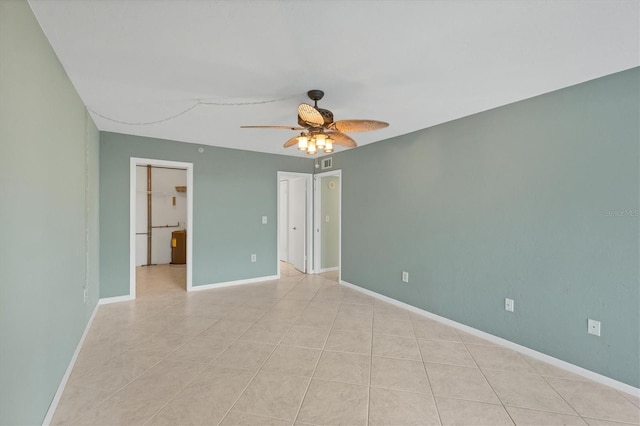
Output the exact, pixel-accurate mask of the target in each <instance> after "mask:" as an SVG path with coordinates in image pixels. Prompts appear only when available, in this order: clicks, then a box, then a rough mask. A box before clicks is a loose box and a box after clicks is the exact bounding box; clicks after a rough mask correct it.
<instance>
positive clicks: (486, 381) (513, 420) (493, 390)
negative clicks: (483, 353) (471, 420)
mask: <svg viewBox="0 0 640 426" xmlns="http://www.w3.org/2000/svg"><path fill="white" fill-rule="evenodd" d="M462 344H463V345H464V347H465V349H466V351H467V353H468V354H469V356H470V357H471V359H472V360H473V362H474V363H475V364H476V367H477V369H478V371H480V374H482V377H483V378H484V381H485V383H487V385H489V388H491V391H492V392H493V394H494V395H495V396H496V398H498V401H500V405H502V409H503V410H504V411H505V412H506V413H507V416H509V419H511V421H512V422H513V424H514V425H517V423H516V420H515V419H514V418H513V416H512V415H511V413H509V410H507V406H506V405H505V403H504V401H503V400H502V398H500V395H498V392H496V389H495V388H494V387H493V385H492V384H491V382H490V381H489V379H488V378H487V375H486V374H485V373H484V371H482V368H480V365H479V364H478V361H476V358H475V357H474V356H473V353H472V352H471V351H470V350H469V348H468V347H467V344H466V343H464V342H462ZM498 371H503V370H498Z"/></svg>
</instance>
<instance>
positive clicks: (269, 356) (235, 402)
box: [212, 303, 320, 425]
mask: <svg viewBox="0 0 640 426" xmlns="http://www.w3.org/2000/svg"><path fill="white" fill-rule="evenodd" d="M308 304H309V303H307V305H308ZM265 315H266V313H265ZM256 322H257V321H256ZM249 328H251V327H249ZM292 328H293V324H292V325H291V326H289V328H288V329H287V331H286V332H285V333H284V335H283V336H282V337H281V338H280V340H279V341H278V343H276V344H275V345H274V347H273V349H272V350H271V352H270V353H269V355H268V356H267V357H266V358H265V359H264V361H263V362H262V363H261V364H260V366H258V368H257V369H256V371H255V373H254V374H253V376H251V379H249V381H248V382H247V384H246V385H245V387H244V388H243V389H242V391H241V392H240V393H239V394H238V396H237V397H236V399H235V400H234V401H233V404H231V407H229V409H228V410H227V411H226V412H225V413H224V415H223V416H222V418H221V419H220V421H219V422H218V425H220V424H221V423H222V422H223V421H224V419H225V418H226V417H227V416H228V415H229V413H230V412H231V411H232V410H233V407H235V406H236V404H237V403H238V401H239V400H240V398H241V397H242V395H244V393H245V392H246V391H247V388H248V387H249V385H251V383H252V382H253V380H254V379H255V378H256V376H257V375H258V373H260V371H261V370H262V367H264V365H265V364H266V363H267V361H268V360H269V359H270V358H271V356H272V355H273V353H274V352H275V351H276V349H277V348H278V345H279V344H280V342H282V339H284V337H285V336H286V335H287V334H288V333H289V331H291V329H292ZM247 330H248V329H247ZM239 338H240V336H238V339H239ZM319 358H320V357H318V359H319ZM212 362H213V361H212ZM310 382H311V378H309V383H310ZM307 389H308V384H307ZM305 393H306V391H305ZM303 399H304V396H303ZM293 423H295V418H294V421H293Z"/></svg>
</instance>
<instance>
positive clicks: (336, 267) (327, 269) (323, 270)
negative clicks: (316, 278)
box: [317, 266, 340, 274]
mask: <svg viewBox="0 0 640 426" xmlns="http://www.w3.org/2000/svg"><path fill="white" fill-rule="evenodd" d="M338 269H340V268H339V267H338V266H335V267H333V268H322V269H318V272H317V273H318V274H323V273H325V272H333V271H337V270H338Z"/></svg>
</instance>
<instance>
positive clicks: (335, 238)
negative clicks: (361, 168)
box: [320, 176, 340, 269]
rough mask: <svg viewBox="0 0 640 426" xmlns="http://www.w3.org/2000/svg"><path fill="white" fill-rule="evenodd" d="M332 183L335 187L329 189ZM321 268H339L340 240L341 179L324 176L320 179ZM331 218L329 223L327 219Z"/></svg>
mask: <svg viewBox="0 0 640 426" xmlns="http://www.w3.org/2000/svg"><path fill="white" fill-rule="evenodd" d="M330 182H333V184H334V185H335V186H334V188H333V189H331V188H329V184H330ZM320 207H321V208H320V220H321V221H322V224H321V226H320V232H321V234H322V237H321V239H320V241H321V247H320V251H321V253H320V267H321V268H322V269H327V268H337V267H338V254H339V251H340V249H339V238H340V217H339V211H340V210H339V209H340V177H339V176H323V177H321V178H320ZM327 216H329V222H327V221H326V217H327Z"/></svg>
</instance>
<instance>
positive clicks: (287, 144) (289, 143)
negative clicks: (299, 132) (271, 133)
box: [282, 136, 298, 148]
mask: <svg viewBox="0 0 640 426" xmlns="http://www.w3.org/2000/svg"><path fill="white" fill-rule="evenodd" d="M297 143H298V136H294V137H292V138H291V139H289V140H288V141H286V142H285V143H284V145H282V146H283V147H285V148H289V147H290V146H294V145H295V144H297Z"/></svg>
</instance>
